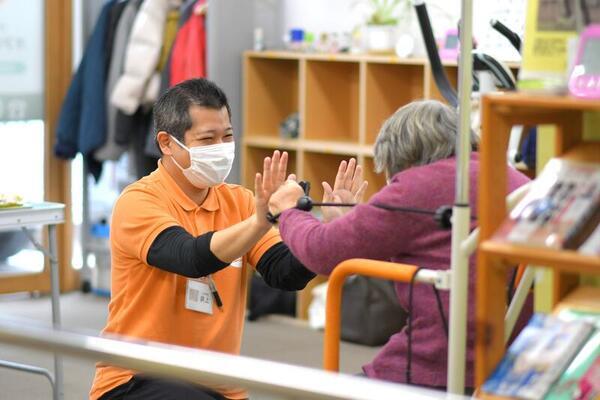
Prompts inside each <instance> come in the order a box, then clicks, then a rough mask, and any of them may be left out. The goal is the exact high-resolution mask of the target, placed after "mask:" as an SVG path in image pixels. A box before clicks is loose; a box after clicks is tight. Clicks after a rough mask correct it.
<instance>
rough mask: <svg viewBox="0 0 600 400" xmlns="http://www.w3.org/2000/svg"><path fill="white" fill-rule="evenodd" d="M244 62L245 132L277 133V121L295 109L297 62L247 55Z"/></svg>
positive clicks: (258, 133)
mask: <svg viewBox="0 0 600 400" xmlns="http://www.w3.org/2000/svg"><path fill="white" fill-rule="evenodd" d="M245 64H246V65H245V73H246V76H245V81H244V91H245V93H244V100H245V101H244V130H245V134H246V135H247V136H253V135H262V136H273V137H275V136H277V137H279V124H281V122H282V121H283V120H284V119H285V118H287V117H288V116H289V115H290V114H292V113H295V112H298V111H299V108H298V88H299V83H298V75H299V62H298V61H297V60H288V59H283V60H278V59H269V58H255V57H247V58H246V60H245Z"/></svg>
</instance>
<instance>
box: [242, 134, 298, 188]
mask: <svg viewBox="0 0 600 400" xmlns="http://www.w3.org/2000/svg"><path fill="white" fill-rule="evenodd" d="M273 151H275V149H273V148H268V147H261V146H257V147H255V146H249V145H246V146H245V149H244V155H243V160H242V162H243V164H244V169H243V171H244V174H243V185H244V186H245V187H247V188H248V189H252V190H254V176H255V175H256V173H257V172H260V173H262V172H263V162H264V159H265V157H270V156H272V155H273ZM286 151H287V153H288V155H289V159H288V170H287V173H288V175H289V174H295V173H297V171H298V170H297V163H296V160H297V152H296V151H295V150H286Z"/></svg>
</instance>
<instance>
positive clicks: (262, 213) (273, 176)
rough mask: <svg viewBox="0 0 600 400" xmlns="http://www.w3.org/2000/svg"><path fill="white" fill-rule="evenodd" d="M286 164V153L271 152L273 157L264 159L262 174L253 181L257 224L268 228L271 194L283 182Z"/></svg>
mask: <svg viewBox="0 0 600 400" xmlns="http://www.w3.org/2000/svg"><path fill="white" fill-rule="evenodd" d="M287 163H288V153H287V152H285V151H284V152H283V153H279V150H275V151H274V152H273V157H272V158H271V157H265V159H264V162H263V173H262V174H260V173H257V174H256V177H255V180H254V188H255V195H254V202H255V204H256V216H257V219H258V223H259V224H260V225H262V226H265V227H270V224H269V222H268V221H267V213H268V212H269V200H270V198H271V196H272V195H273V193H275V192H276V191H277V189H279V187H280V186H281V185H282V184H283V183H284V182H285V177H286V171H287Z"/></svg>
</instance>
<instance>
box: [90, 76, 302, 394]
mask: <svg viewBox="0 0 600 400" xmlns="http://www.w3.org/2000/svg"><path fill="white" fill-rule="evenodd" d="M154 124H155V129H156V132H157V134H156V140H157V144H158V146H159V148H160V151H161V153H162V157H161V160H160V161H159V163H158V169H156V170H155V171H154V172H152V173H151V174H150V175H148V176H146V177H144V178H142V179H140V180H139V181H137V182H135V183H133V184H132V185H130V186H128V187H127V188H126V189H125V190H124V191H123V193H122V194H121V196H120V197H119V199H118V200H117V202H116V204H115V207H114V210H113V215H112V223H111V238H110V241H111V253H112V297H111V301H110V304H109V316H108V322H107V324H106V327H105V329H104V331H103V332H104V333H112V334H119V335H124V336H130V337H134V338H140V339H144V340H148V341H156V342H163V343H170V344H176V345H181V346H188V347H194V348H201V349H207V350H214V351H220V352H226V353H232V354H239V352H240V344H241V337H242V331H243V327H244V312H245V308H246V289H247V288H246V280H245V279H244V277H245V272H246V270H247V269H248V268H250V267H254V268H256V269H257V270H258V271H259V272H260V274H261V275H262V277H263V279H264V280H265V281H266V282H267V283H268V284H269V285H270V286H273V287H278V288H281V289H284V290H299V289H302V288H304V287H305V286H306V283H307V282H308V281H310V280H311V279H312V278H313V277H314V274H313V273H312V272H310V271H308V270H307V269H306V268H304V266H302V264H300V262H299V261H298V260H296V258H295V257H294V256H293V255H292V254H291V252H290V251H289V249H288V248H287V246H286V245H285V244H283V243H282V242H281V238H280V237H279V233H278V232H277V231H275V230H274V229H273V228H272V227H271V225H270V224H269V222H268V221H267V219H266V214H267V212H268V207H267V204H268V200H269V198H270V196H271V194H272V193H273V192H274V191H275V190H276V189H277V188H278V187H279V186H280V185H281V183H282V182H284V180H285V179H286V167H287V154H286V153H283V154H280V153H279V152H277V151H276V152H274V154H273V157H272V158H271V157H267V158H265V161H264V171H263V174H262V175H261V174H259V173H257V174H256V179H255V186H256V188H255V190H256V194H255V195H253V194H252V192H251V191H249V190H247V189H244V188H243V187H240V186H237V185H229V184H224V183H223V181H224V180H225V178H226V177H227V175H228V174H229V171H230V170H231V165H232V162H233V158H234V148H235V147H234V138H233V128H232V126H231V120H230V109H229V104H228V102H227V98H226V96H225V94H224V93H223V92H222V90H221V89H219V88H218V87H217V86H216V85H215V84H214V83H212V82H210V81H208V80H205V79H193V80H189V81H185V82H182V83H180V84H178V85H177V86H174V87H172V88H171V89H169V90H168V91H167V92H166V93H165V94H164V95H163V96H161V98H160V99H159V100H158V101H157V103H156V105H155V106H154ZM246 397H247V394H246V393H245V392H244V390H243V389H239V388H233V387H210V388H208V387H203V386H200V385H194V384H187V383H182V382H175V381H170V380H164V379H159V378H153V377H148V376H144V375H140V374H136V372H134V371H129V370H125V369H122V368H117V367H114V366H110V365H106V364H102V363H100V364H98V366H97V369H96V376H95V379H94V383H93V386H92V389H91V392H90V398H91V399H93V400H96V399H102V400H107V399H185V400H187V399H224V398H226V399H243V398H246Z"/></svg>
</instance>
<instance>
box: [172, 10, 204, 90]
mask: <svg viewBox="0 0 600 400" xmlns="http://www.w3.org/2000/svg"><path fill="white" fill-rule="evenodd" d="M204 3H205V0H199V1H198V2H197V3H196V5H195V6H194V7H195V8H197V7H198V6H200V5H202V4H204ZM170 67H171V76H170V78H169V86H173V85H177V84H178V83H179V82H182V81H185V80H187V79H191V78H203V77H206V14H205V13H202V14H199V13H197V12H195V11H194V12H192V15H191V16H190V18H189V19H188V20H187V21H186V22H185V24H184V25H183V26H182V27H181V29H180V30H179V32H178V33H177V37H176V38H175V43H174V44H173V52H172V54H171V65H170Z"/></svg>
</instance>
